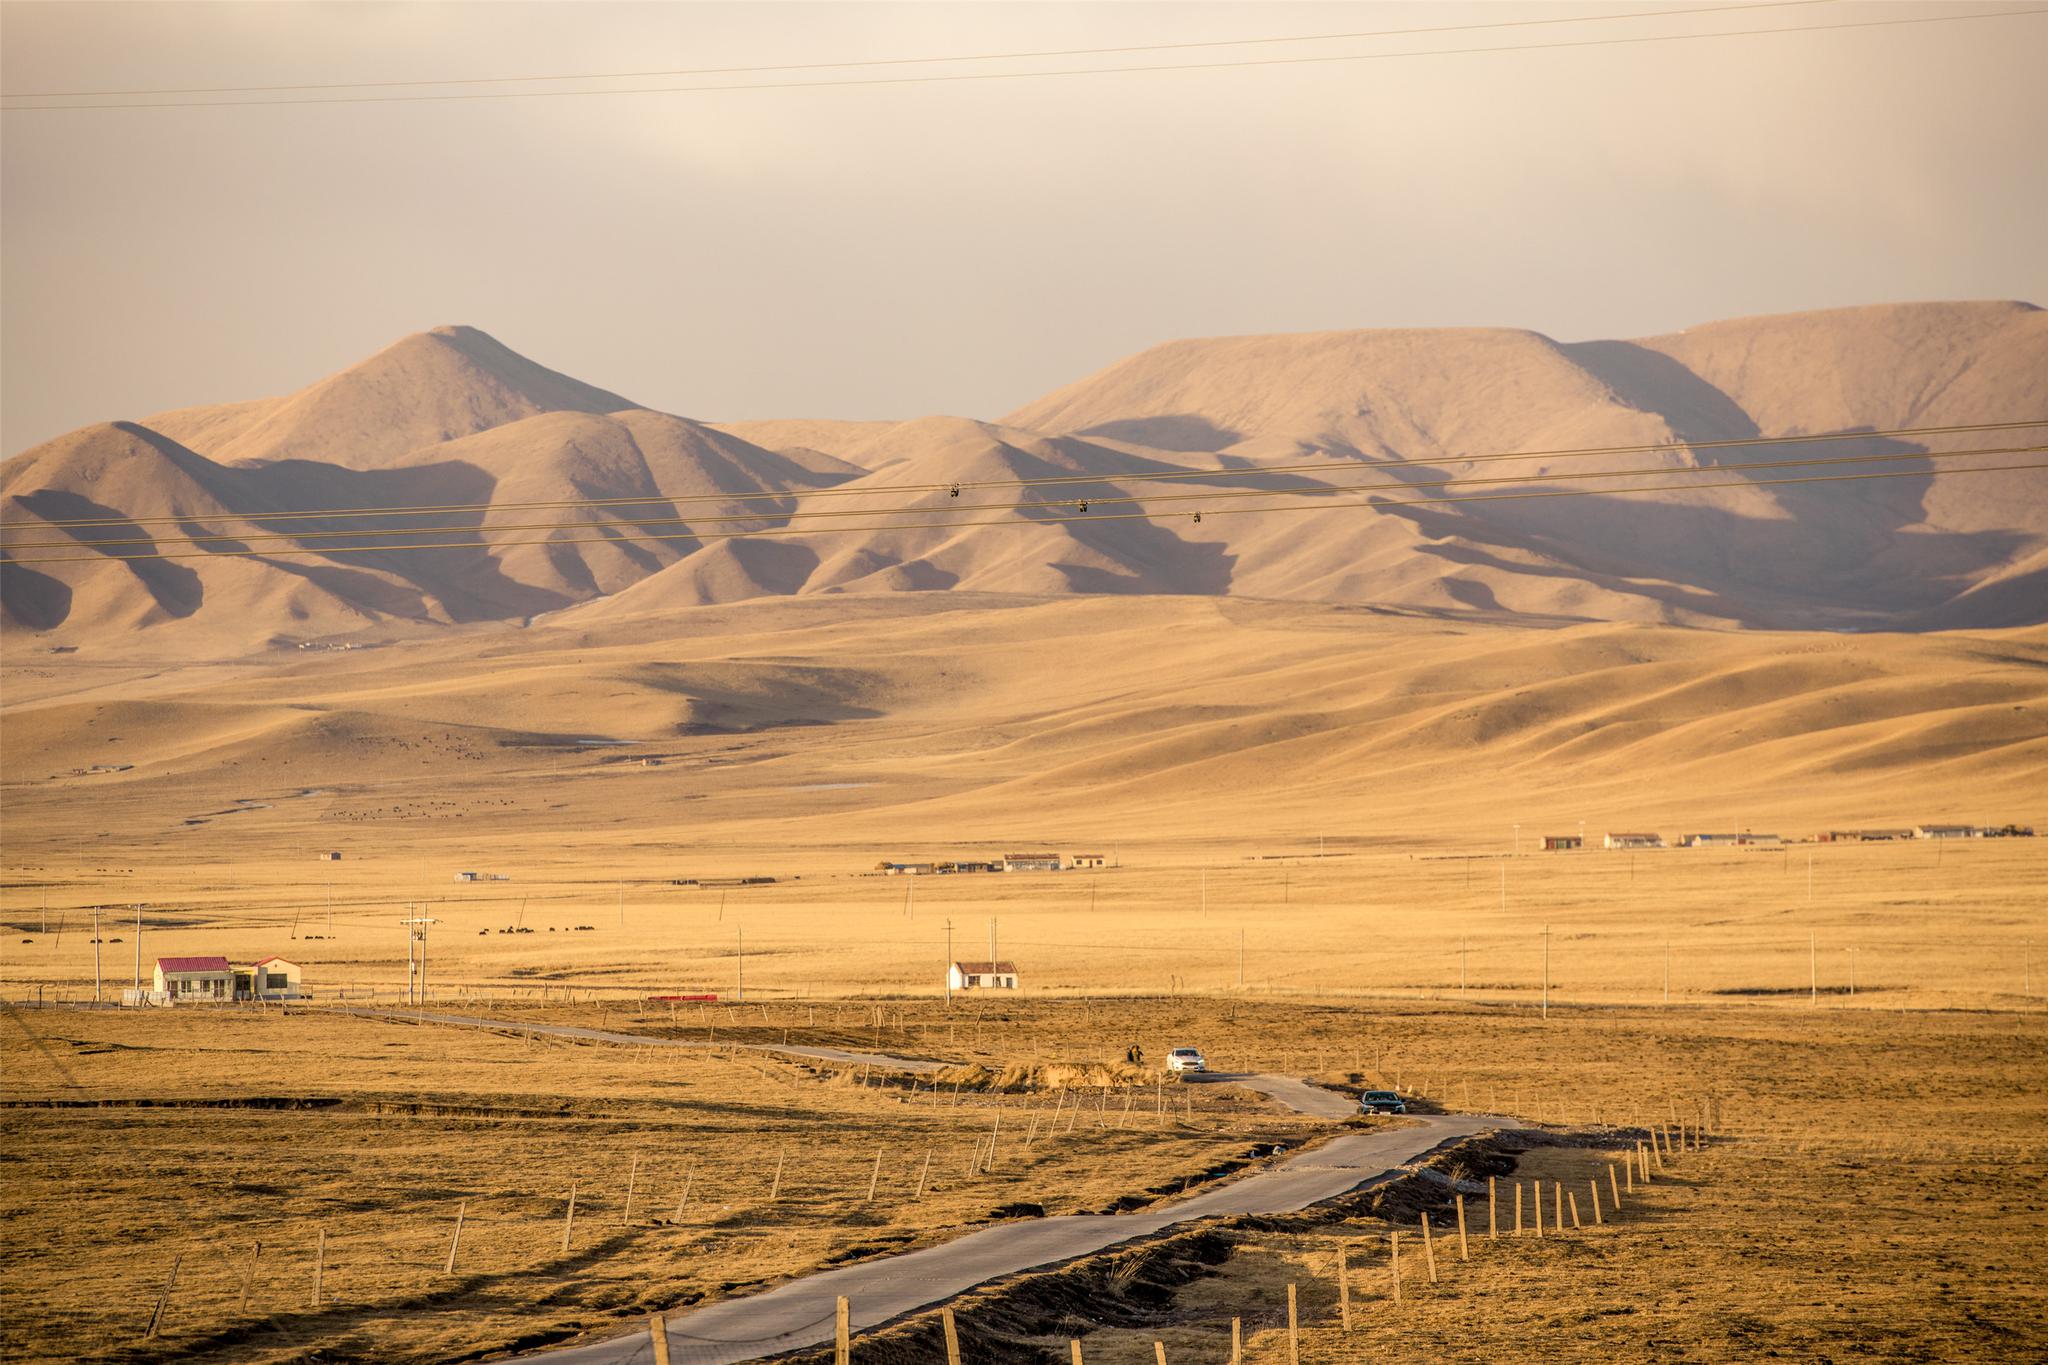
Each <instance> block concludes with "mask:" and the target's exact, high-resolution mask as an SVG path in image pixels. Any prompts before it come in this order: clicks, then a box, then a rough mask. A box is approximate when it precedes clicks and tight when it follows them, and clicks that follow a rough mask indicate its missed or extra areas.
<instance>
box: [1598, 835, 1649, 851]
mask: <svg viewBox="0 0 2048 1365" xmlns="http://www.w3.org/2000/svg"><path fill="white" fill-rule="evenodd" d="M1603 842H1604V843H1605V844H1606V846H1607V847H1608V848H1662V847H1664V836H1663V835H1661V834H1610V835H1608V836H1607V837H1606V839H1605V840H1603Z"/></svg>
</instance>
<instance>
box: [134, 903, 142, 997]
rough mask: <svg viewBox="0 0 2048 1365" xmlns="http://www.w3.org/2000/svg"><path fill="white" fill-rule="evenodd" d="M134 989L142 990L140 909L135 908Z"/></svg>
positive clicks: (138, 907) (139, 907)
mask: <svg viewBox="0 0 2048 1365" xmlns="http://www.w3.org/2000/svg"><path fill="white" fill-rule="evenodd" d="M135 989H136V990H138V991H139V990H141V989H142V907H141V906H140V905H138V906H136V907H135Z"/></svg>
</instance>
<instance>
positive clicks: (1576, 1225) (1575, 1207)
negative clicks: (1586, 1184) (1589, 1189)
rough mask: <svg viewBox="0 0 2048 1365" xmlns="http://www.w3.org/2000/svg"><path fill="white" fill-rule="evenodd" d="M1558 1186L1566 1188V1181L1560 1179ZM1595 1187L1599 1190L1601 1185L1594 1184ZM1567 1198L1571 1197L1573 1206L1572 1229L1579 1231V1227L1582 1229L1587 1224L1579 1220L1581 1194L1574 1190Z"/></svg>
mask: <svg viewBox="0 0 2048 1365" xmlns="http://www.w3.org/2000/svg"><path fill="white" fill-rule="evenodd" d="M1557 1187H1558V1188H1559V1189H1563V1188H1564V1182H1563V1181H1559V1182H1558V1185H1557ZM1593 1188H1594V1189H1596V1190H1597V1189H1599V1188H1600V1187H1599V1186H1598V1185H1595V1186H1594V1187H1593ZM1566 1198H1567V1199H1569V1200H1570V1201H1571V1206H1572V1230H1573V1231H1575V1232H1576V1231H1578V1230H1579V1229H1581V1228H1583V1227H1584V1226H1585V1224H1583V1223H1581V1222H1580V1221H1579V1196H1578V1193H1577V1192H1576V1191H1574V1192H1573V1193H1571V1194H1569V1195H1567V1196H1566Z"/></svg>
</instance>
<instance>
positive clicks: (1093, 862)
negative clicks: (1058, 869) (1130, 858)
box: [1070, 853, 1109, 871]
mask: <svg viewBox="0 0 2048 1365" xmlns="http://www.w3.org/2000/svg"><path fill="white" fill-rule="evenodd" d="M1070 866H1072V867H1073V868H1074V869H1075V870H1076V871H1089V870H1092V869H1095V868H1101V867H1108V866H1109V859H1107V858H1105V857H1103V856H1102V855H1101V854H1100V853H1076V854H1075V855H1074V858H1073V861H1072V863H1071V864H1070Z"/></svg>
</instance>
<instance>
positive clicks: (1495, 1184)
mask: <svg viewBox="0 0 2048 1365" xmlns="http://www.w3.org/2000/svg"><path fill="white" fill-rule="evenodd" d="M1499 1184H1500V1177H1498V1176H1491V1175H1490V1176H1488V1177H1486V1236H1487V1238H1488V1240H1491V1239H1493V1238H1495V1237H1498V1236H1500V1197H1499Z"/></svg>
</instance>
